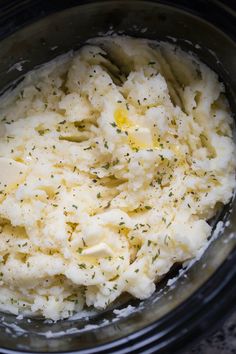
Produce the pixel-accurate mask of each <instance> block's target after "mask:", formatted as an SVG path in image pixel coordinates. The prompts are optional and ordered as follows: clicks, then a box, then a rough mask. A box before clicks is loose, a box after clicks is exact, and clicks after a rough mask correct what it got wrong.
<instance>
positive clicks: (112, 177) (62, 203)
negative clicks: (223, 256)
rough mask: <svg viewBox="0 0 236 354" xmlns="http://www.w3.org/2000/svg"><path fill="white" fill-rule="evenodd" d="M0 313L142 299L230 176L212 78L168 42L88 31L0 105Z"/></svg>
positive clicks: (179, 256) (60, 310)
mask: <svg viewBox="0 0 236 354" xmlns="http://www.w3.org/2000/svg"><path fill="white" fill-rule="evenodd" d="M0 120H1V125H0V225H1V226H0V310H3V311H10V312H12V313H14V314H18V313H22V312H23V313H25V314H32V313H33V314H36V315H43V316H44V317H46V318H51V319H53V320H58V319H60V318H66V317H68V316H70V315H71V314H72V313H73V312H74V311H80V310H81V309H82V308H83V307H84V306H85V304H86V305H87V306H95V307H96V308H99V309H103V308H105V307H106V306H108V305H109V304H110V303H111V302H113V301H114V300H115V299H116V298H117V297H118V296H119V295H120V294H121V293H123V292H128V293H130V294H132V295H133V296H135V297H137V298H139V299H145V298H147V297H149V296H150V295H151V294H152V293H153V292H154V290H155V282H156V281H158V280H159V279H160V278H161V277H162V276H163V275H164V274H166V273H167V272H168V271H169V269H170V268H171V266H172V265H173V264H174V263H176V262H183V261H185V260H188V259H191V258H192V257H194V256H195V255H196V254H197V253H198V251H199V250H200V249H201V248H202V247H203V246H204V245H205V244H206V242H207V238H208V237H209V236H210V234H211V227H210V225H209V224H208V222H207V220H209V219H210V218H211V217H212V216H214V214H215V213H216V211H217V210H218V208H219V207H220V206H221V205H222V204H226V203H228V202H229V200H230V198H231V197H232V193H233V188H234V185H235V177H234V171H235V159H234V149H235V146H234V143H233V140H232V129H231V124H232V118H231V115H230V110H229V106H228V102H227V100H226V99H225V97H224V86H223V84H222V83H220V82H219V80H218V77H217V75H216V74H215V73H214V72H213V71H211V70H210V69H209V68H208V67H207V66H206V65H204V64H202V63H200V62H199V61H198V60H197V59H196V58H195V57H193V56H190V55H189V54H186V53H184V52H182V51H181V50H180V49H178V48H176V47H173V46H171V45H169V44H165V43H156V42H151V41H147V40H141V39H132V38H129V37H119V36H114V37H105V38H97V39H93V40H91V41H90V42H89V43H87V44H86V45H85V46H84V47H82V48H81V49H80V50H79V51H78V52H76V53H69V54H68V55H67V56H65V57H63V58H61V59H57V60H55V61H54V62H51V63H49V64H47V65H46V66H45V67H43V68H42V69H40V70H37V71H34V72H31V73H29V74H28V75H27V76H26V78H25V80H24V81H23V82H22V83H21V84H20V85H19V86H18V87H17V88H16V89H15V90H14V92H13V93H11V94H8V95H7V96H6V97H3V98H2V99H1V105H0Z"/></svg>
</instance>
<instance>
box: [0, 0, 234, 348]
mask: <svg viewBox="0 0 236 354" xmlns="http://www.w3.org/2000/svg"><path fill="white" fill-rule="evenodd" d="M105 1H106V0H105ZM107 1H109V0H107ZM89 2H93V1H91V0H90V1H89V0H88V1H84V0H83V1H77V0H67V1H64V0H51V1H47V0H25V1H24V0H23V1H19V0H13V1H7V0H6V1H1V0H0V10H1V11H0V24H1V25H0V38H4V37H7V36H8V35H10V34H12V33H13V32H15V31H16V30H18V29H20V28H22V27H23V26H26V25H27V24H30V23H32V22H34V21H36V20H38V19H40V18H42V17H45V16H47V15H49V14H52V13H54V12H57V11H61V10H63V9H66V8H68V7H72V6H76V5H81V4H85V3H89ZM150 2H155V1H150ZM159 2H160V3H163V4H166V5H172V6H173V5H174V6H176V7H178V8H180V9H184V10H186V11H189V12H191V13H193V14H194V15H197V16H201V17H203V18H205V19H206V20H207V21H209V22H211V23H212V24H214V25H216V26H217V27H218V28H219V29H221V30H222V31H223V32H225V33H227V34H228V35H229V36H230V37H231V38H232V39H234V40H235V39H236V29H235V26H234V20H235V13H234V12H233V10H232V9H230V8H229V7H227V5H225V4H223V3H220V2H219V1H217V0H212V1H208V2H207V4H206V2H205V1H203V0H198V1H195V2H194V4H192V3H190V2H189V1H188V0H180V1H159ZM228 2H229V1H228ZM206 6H207V8H208V11H207V12H204V9H205V8H206ZM215 6H216V7H218V9H220V11H221V13H222V16H214V11H213V12H212V11H211V9H212V8H214V7H215ZM235 263H236V250H234V251H233V252H232V253H231V254H230V255H229V256H228V257H227V259H226V260H225V262H224V263H223V264H222V265H221V266H220V268H219V269H218V270H217V271H216V272H215V273H214V274H213V276H212V277H211V278H210V279H209V280H208V281H207V282H206V283H205V284H204V285H203V286H202V287H201V288H200V289H198V290H197V291H196V292H195V293H194V294H193V295H191V296H190V297H189V298H188V299H187V300H186V301H184V302H183V303H182V304H181V305H179V306H178V307H177V308H176V309H175V310H173V311H171V312H170V313H169V314H167V315H165V316H164V317H163V318H161V319H160V320H158V321H156V322H154V323H153V324H151V325H149V326H146V327H145V328H143V329H142V330H139V331H137V332H135V333H133V334H131V335H129V336H126V337H123V338H121V339H119V340H115V341H113V342H109V343H106V344H104V345H100V346H97V347H96V348H90V349H86V350H80V351H77V353H81V354H88V353H104V354H106V353H128V352H135V353H155V352H157V351H158V353H162V352H163V353H173V352H175V351H176V350H177V349H180V348H182V347H183V343H186V342H190V341H191V342H192V341H193V340H194V339H196V338H199V336H202V335H205V334H206V333H209V330H213V329H214V328H215V325H216V323H217V325H219V324H220V321H221V320H223V319H224V318H225V317H226V316H227V315H228V314H229V313H230V312H231V311H233V309H234V307H235V305H236V304H235V297H236V268H235ZM0 350H1V352H2V353H16V352H17V351H14V350H7V349H4V348H1V349H0ZM22 352H24V351H22ZM18 353H19V351H18ZM70 353H72V352H71V351H70Z"/></svg>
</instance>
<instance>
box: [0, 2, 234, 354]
mask: <svg viewBox="0 0 236 354" xmlns="http://www.w3.org/2000/svg"><path fill="white" fill-rule="evenodd" d="M235 11H236V5H235V3H234V2H233V1H218V0H208V1H204V0H196V1H188V0H178V1H177V0H176V1H174V0H169V1H154V0H153V1H144V0H140V1H137V0H111V1H80V0H67V1H63V0H50V1H47V0H14V1H9V0H1V1H0V41H1V42H0V48H1V50H0V94H3V93H4V92H5V91H6V90H9V89H12V88H14V87H15V86H16V85H17V84H18V83H19V82H20V81H21V80H22V79H23V78H24V75H25V73H27V72H28V71H29V70H32V69H33V68H36V67H38V66H40V65H41V64H43V63H45V62H47V61H49V60H51V59H53V58H55V57H56V56H58V55H60V54H62V53H66V52H68V51H69V50H71V49H74V50H76V49H78V48H79V47H80V46H81V45H82V44H83V43H84V42H85V41H86V40H88V39H89V38H91V37H95V36H98V35H100V36H103V35H106V34H108V33H119V34H127V35H131V36H135V37H144V38H150V39H157V40H165V41H169V42H172V43H173V42H174V43H177V44H178V45H179V46H180V47H182V48H183V49H184V50H187V51H191V52H193V53H195V54H196V55H197V56H198V57H199V58H200V59H201V60H202V61H203V62H205V63H206V64H207V65H208V66H209V67H210V68H212V69H213V70H215V71H216V72H217V73H218V74H219V77H220V79H221V80H222V81H223V82H224V84H225V86H226V91H227V96H228V98H229V101H230V104H231V109H232V112H236V99H235V95H236V65H235V62H236V42H235V41H236V27H235V19H236V12H235ZM235 216H236V204H235V202H234V201H233V200H232V201H231V203H230V204H229V205H227V206H226V207H224V208H223V209H222V210H221V211H220V212H219V213H218V215H216V217H215V218H214V219H213V220H210V221H209V222H210V223H211V224H212V225H213V233H212V236H211V239H210V241H209V246H208V248H207V249H206V251H205V252H204V254H203V255H202V257H201V258H200V259H198V260H195V261H194V262H191V263H190V264H188V265H185V267H174V268H173V269H172V270H171V272H170V273H168V275H167V276H166V277H165V278H164V279H163V280H162V281H161V283H159V284H158V286H157V288H156V291H155V293H154V294H153V295H152V296H151V298H149V299H147V300H145V301H139V300H137V299H133V298H131V297H128V296H123V297H122V298H120V299H119V300H118V301H117V302H116V303H115V304H113V305H112V306H110V307H109V308H108V309H106V310H105V311H100V312H99V311H98V312H96V313H94V312H91V313H89V312H88V314H87V315H86V316H84V317H83V316H82V317H81V318H80V317H79V316H77V317H76V316H75V317H72V318H70V319H67V320H63V321H58V322H56V323H53V322H52V321H44V320H42V319H37V318H21V317H20V316H19V317H17V318H16V317H15V316H14V315H11V314H3V313H2V314H0V352H1V353H36V352H37V353H72V352H76V353H84V354H85V353H103V354H105V353H128V352H131V353H174V352H176V351H178V350H180V349H181V348H183V347H185V346H186V345H191V343H192V342H193V341H194V340H197V339H198V338H199V337H200V336H203V335H206V334H208V332H209V331H210V330H213V329H214V328H215V326H216V325H219V324H220V323H221V321H222V320H223V319H224V318H225V316H226V315H227V314H228V313H230V312H232V311H233V309H234V306H235V297H236V267H235V263H236V247H235V246H236V238H235V235H236V217H235ZM117 310H118V311H117Z"/></svg>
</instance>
